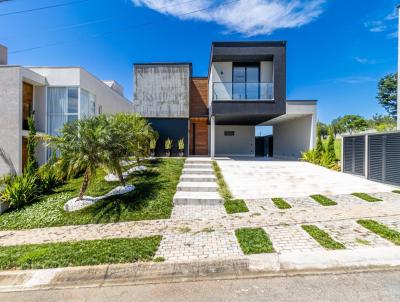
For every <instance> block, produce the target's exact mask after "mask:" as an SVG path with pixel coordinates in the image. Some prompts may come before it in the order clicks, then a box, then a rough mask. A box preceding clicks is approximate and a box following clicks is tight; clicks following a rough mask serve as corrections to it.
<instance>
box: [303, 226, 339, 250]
mask: <svg viewBox="0 0 400 302" xmlns="http://www.w3.org/2000/svg"><path fill="white" fill-rule="evenodd" d="M301 227H302V228H303V230H304V231H306V232H307V233H308V234H309V235H310V236H311V237H312V238H314V239H315V240H316V241H317V242H318V243H319V244H320V245H321V246H323V247H324V248H326V249H329V250H341V249H345V248H346V247H345V246H344V245H343V244H342V243H340V242H337V241H336V240H334V239H333V238H332V237H331V236H329V234H328V233H326V232H325V231H323V230H321V229H320V228H318V227H317V226H316V225H302V226H301Z"/></svg>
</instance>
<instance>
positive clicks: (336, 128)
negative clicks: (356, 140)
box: [331, 116, 346, 136]
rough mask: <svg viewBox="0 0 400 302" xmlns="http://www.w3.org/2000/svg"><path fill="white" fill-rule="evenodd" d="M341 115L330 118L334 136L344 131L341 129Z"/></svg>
mask: <svg viewBox="0 0 400 302" xmlns="http://www.w3.org/2000/svg"><path fill="white" fill-rule="evenodd" d="M341 120H342V117H341V116H339V117H337V118H335V119H334V120H332V122H331V128H332V130H333V134H334V135H335V136H336V135H337V134H341V133H344V132H346V130H345V129H343V124H342V123H341Z"/></svg>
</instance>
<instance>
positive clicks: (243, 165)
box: [217, 158, 394, 199]
mask: <svg viewBox="0 0 400 302" xmlns="http://www.w3.org/2000/svg"><path fill="white" fill-rule="evenodd" d="M217 162H218V165H219V166H220V168H221V170H222V174H223V175H224V178H225V181H226V183H227V184H228V186H229V188H230V190H231V192H232V194H233V196H234V197H235V198H241V199H263V198H272V197H302V196H308V195H312V194H326V195H336V194H351V193H354V192H365V193H374V192H390V191H392V190H394V187H392V186H389V185H385V184H381V183H377V182H373V181H370V180H367V179H364V178H362V177H358V176H353V175H350V174H345V173H341V172H336V171H332V170H329V169H326V168H323V167H320V166H316V165H313V164H310V163H306V162H300V161H284V160H268V159H262V158H261V159H258V158H218V159H217Z"/></svg>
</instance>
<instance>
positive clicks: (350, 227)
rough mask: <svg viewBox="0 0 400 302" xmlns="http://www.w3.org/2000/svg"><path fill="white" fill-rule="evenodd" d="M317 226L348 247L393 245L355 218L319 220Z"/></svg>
mask: <svg viewBox="0 0 400 302" xmlns="http://www.w3.org/2000/svg"><path fill="white" fill-rule="evenodd" d="M318 227H320V228H321V229H323V230H324V231H325V232H327V233H328V234H329V235H330V236H331V237H332V238H333V239H335V240H336V241H339V242H341V243H342V244H344V245H345V246H346V248H348V249H356V248H360V247H366V246H393V244H392V243H391V242H389V241H387V240H385V239H383V238H381V237H379V236H377V235H376V234H374V233H372V232H370V231H368V230H367V229H365V228H363V227H362V226H361V225H359V224H358V223H357V222H356V221H355V220H344V221H331V222H320V223H319V224H318Z"/></svg>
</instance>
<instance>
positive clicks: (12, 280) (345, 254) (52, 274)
mask: <svg viewBox="0 0 400 302" xmlns="http://www.w3.org/2000/svg"><path fill="white" fill-rule="evenodd" d="M394 268H395V269H399V268H400V247H381V248H365V249H357V250H337V251H312V252H283V253H279V254H277V253H273V254H259V255H250V256H244V257H239V258H230V259H224V260H218V259H215V260H200V261H186V262H161V263H156V262H138V263H129V264H109V265H98V266H82V267H69V268H56V269H43V270H27V271H22V270H21V271H3V272H0V292H7V291H19V290H33V289H45V288H61V287H76V286H99V285H102V286H104V285H112V284H132V283H134V284H146V283H161V282H182V281H198V280H207V279H232V278H240V277H242V278H246V277H263V276H264V277H265V276H285V275H301V274H315V273H330V272H338V271H341V272H352V271H360V270H371V269H394Z"/></svg>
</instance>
